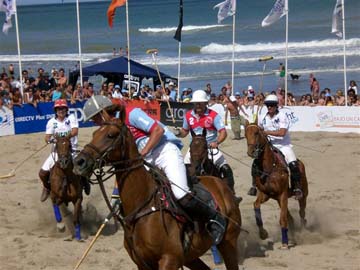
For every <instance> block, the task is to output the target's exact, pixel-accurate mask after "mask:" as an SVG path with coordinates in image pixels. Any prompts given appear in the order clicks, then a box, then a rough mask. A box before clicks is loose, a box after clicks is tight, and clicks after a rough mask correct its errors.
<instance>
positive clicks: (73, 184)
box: [50, 136, 83, 241]
mask: <svg viewBox="0 0 360 270" xmlns="http://www.w3.org/2000/svg"><path fill="white" fill-rule="evenodd" d="M55 140H56V143H55V153H56V154H57V156H58V158H57V161H56V162H55V165H54V166H53V167H52V168H51V170H50V186H51V189H50V198H51V201H52V204H53V210H54V214H55V219H56V222H57V227H58V229H59V230H63V229H64V224H63V223H62V216H61V212H60V209H59V206H60V205H61V204H62V203H65V204H66V205H67V204H68V203H69V202H72V203H73V205H74V217H73V222H74V227H75V235H74V236H75V239H76V240H78V241H80V240H82V238H81V226H80V215H81V203H82V200H83V195H82V190H83V187H82V184H81V176H79V175H76V174H74V173H73V161H72V155H71V152H72V150H71V142H70V137H68V136H66V137H58V136H56V137H55Z"/></svg>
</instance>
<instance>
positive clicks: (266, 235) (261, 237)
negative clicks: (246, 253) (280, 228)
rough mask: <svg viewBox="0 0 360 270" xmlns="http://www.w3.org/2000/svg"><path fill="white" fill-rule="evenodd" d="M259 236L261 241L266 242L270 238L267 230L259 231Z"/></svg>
mask: <svg viewBox="0 0 360 270" xmlns="http://www.w3.org/2000/svg"><path fill="white" fill-rule="evenodd" d="M259 235H260V239H261V240H265V239H266V238H268V236H269V234H268V232H267V231H266V230H265V229H261V230H260V231H259Z"/></svg>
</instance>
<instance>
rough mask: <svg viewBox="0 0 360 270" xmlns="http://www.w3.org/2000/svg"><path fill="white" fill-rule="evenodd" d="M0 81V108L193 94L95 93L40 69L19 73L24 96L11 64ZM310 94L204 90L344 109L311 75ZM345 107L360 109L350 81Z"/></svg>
mask: <svg viewBox="0 0 360 270" xmlns="http://www.w3.org/2000/svg"><path fill="white" fill-rule="evenodd" d="M0 74H1V77H0V98H1V100H2V104H4V105H5V106H8V107H9V108H12V107H13V106H22V104H23V103H30V104H33V105H34V106H37V104H38V103H39V102H48V101H55V100H56V99H60V98H63V99H67V100H68V101H70V102H72V103H74V102H76V101H77V100H80V101H82V100H85V99H87V98H89V97H91V96H92V95H94V94H101V95H104V96H107V97H109V98H120V99H135V100H143V101H144V102H148V101H151V100H158V101H173V102H175V101H178V102H190V101H191V96H192V92H193V90H192V89H191V88H184V89H182V91H179V96H177V94H178V91H177V88H176V85H175V83H174V82H171V81H170V82H168V83H166V85H165V86H164V87H162V86H161V85H157V86H155V87H154V89H152V88H151V87H150V86H149V85H147V84H145V85H141V86H140V89H139V90H138V91H136V89H135V88H134V87H130V91H129V90H128V89H123V88H122V87H120V86H119V85H117V84H114V83H113V82H104V83H102V85H101V88H100V89H94V85H93V84H92V83H89V82H86V81H85V82H84V83H83V86H81V85H80V84H76V85H75V87H74V88H73V86H72V85H71V84H69V83H68V79H67V77H66V75H65V70H64V69H63V68H60V69H59V70H57V69H55V68H53V69H52V70H51V72H50V73H48V72H45V71H44V69H43V68H39V69H38V70H37V74H33V72H32V70H30V69H29V70H26V69H24V70H23V71H22V85H23V95H22V94H21V92H20V89H21V82H20V79H19V78H15V74H14V67H13V65H12V64H10V65H9V66H8V68H7V70H6V69H5V68H3V71H2V73H0ZM309 84H310V89H309V94H306V95H302V96H301V97H298V99H296V97H295V96H294V95H293V94H292V93H291V92H288V93H287V96H285V90H284V89H281V88H279V89H277V90H276V91H272V92H265V93H262V92H257V91H256V90H255V89H254V88H253V87H252V86H251V85H249V86H248V88H247V89H246V90H242V91H236V92H233V91H232V86H231V83H230V82H227V83H226V84H225V85H224V86H223V87H222V88H221V90H220V92H219V94H215V92H214V91H213V89H212V87H211V84H210V83H208V84H207V85H206V86H205V91H206V92H207V94H208V97H209V100H210V99H211V100H212V101H213V102H216V103H220V104H223V105H224V104H225V103H226V97H230V96H231V95H233V96H234V97H235V98H236V101H237V104H238V105H239V106H242V105H244V106H248V105H259V104H262V103H263V101H264V99H265V96H266V95H267V94H270V93H271V94H276V95H277V96H278V98H279V103H280V105H285V99H287V105H288V106H345V100H346V99H345V96H344V95H345V93H344V91H343V90H342V89H339V90H337V91H336V92H335V93H333V92H332V91H331V89H330V88H324V89H323V90H322V91H320V85H319V82H318V81H317V80H316V78H315V77H314V75H313V74H310V76H309ZM346 94H347V105H348V106H359V105H360V100H359V99H358V93H357V84H356V82H355V81H353V80H351V81H350V84H349V88H348V89H347V91H346Z"/></svg>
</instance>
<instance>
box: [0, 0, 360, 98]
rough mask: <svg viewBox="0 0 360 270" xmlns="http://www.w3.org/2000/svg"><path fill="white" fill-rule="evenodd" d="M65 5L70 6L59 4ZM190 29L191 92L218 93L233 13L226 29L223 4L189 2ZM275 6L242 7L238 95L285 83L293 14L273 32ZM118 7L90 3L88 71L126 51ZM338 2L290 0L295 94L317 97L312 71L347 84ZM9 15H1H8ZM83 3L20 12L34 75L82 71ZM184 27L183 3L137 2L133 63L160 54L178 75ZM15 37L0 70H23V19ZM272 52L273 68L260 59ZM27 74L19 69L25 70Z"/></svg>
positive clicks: (356, 41) (0, 48)
mask: <svg viewBox="0 0 360 270" xmlns="http://www.w3.org/2000/svg"><path fill="white" fill-rule="evenodd" d="M59 2H60V1H59ZM183 2H184V27H183V31H182V42H181V47H182V50H181V63H182V64H181V88H183V87H191V88H192V89H194V90H195V89H204V87H205V85H206V83H211V85H212V89H213V90H214V91H215V92H219V91H220V88H221V87H222V86H223V85H224V84H225V83H226V82H227V81H231V59H232V47H233V46H232V29H233V28H232V17H228V18H227V19H225V20H224V21H222V23H220V24H218V23H217V10H214V9H213V6H214V5H216V4H217V3H219V2H221V0H217V1H214V0H184V1H183ZM274 2H275V0H262V1H253V0H239V1H237V13H236V23H235V27H236V31H235V42H236V45H235V80H234V90H235V91H242V90H244V89H247V87H248V85H252V86H253V87H254V88H255V89H256V90H258V89H259V88H260V84H261V81H263V87H262V90H263V91H264V92H265V91H267V92H269V91H272V90H275V89H276V88H277V87H278V84H279V76H278V72H277V71H278V68H279V63H280V62H284V61H285V60H284V59H285V17H283V18H282V19H280V20H279V21H278V22H276V23H274V24H273V25H271V26H269V27H265V28H263V27H261V21H262V20H263V18H264V17H265V16H266V15H267V14H268V13H269V11H270V9H271V8H272V6H273V4H274ZM109 3H110V1H107V2H95V3H94V2H92V3H81V1H80V27H81V45H82V46H81V47H82V65H83V66H87V65H91V64H94V63H98V62H102V61H105V60H108V59H111V58H112V57H113V48H116V50H117V51H118V50H119V48H120V47H122V48H123V49H124V51H125V48H126V45H127V40H126V15H125V6H124V7H120V8H118V9H117V10H116V15H115V19H114V27H113V28H112V29H111V28H109V27H108V25H107V17H106V11H107V7H108V5H109ZM335 3H336V1H335V0H331V1H330V0H322V1H319V0H302V1H298V0H296V1H295V0H289V38H288V40H289V46H288V48H289V51H288V74H290V73H294V74H298V75H300V78H299V80H294V81H292V80H291V79H290V78H289V83H288V89H289V92H292V93H294V94H295V95H297V96H299V95H302V94H305V93H308V92H309V79H308V78H309V74H310V73H313V74H314V75H315V77H316V78H317V80H318V81H319V82H320V87H321V89H323V88H325V87H329V88H330V89H332V91H333V92H335V91H336V90H337V89H339V88H340V89H343V88H344V76H343V67H344V62H343V42H342V39H339V38H338V37H337V36H335V35H334V34H331V33H330V32H331V23H332V13H333V9H334V5H335ZM3 16H4V13H3V12H1V13H0V18H3ZM345 17H346V18H345V22H346V55H347V57H346V61H347V84H348V83H349V81H350V80H355V81H357V82H358V83H360V26H359V25H360V1H359V0H346V1H345ZM76 20H77V19H76V5H75V4H74V3H71V4H70V3H66V1H65V3H64V4H53V5H32V6H18V21H19V35H20V45H21V54H22V66H23V69H31V70H32V71H33V72H34V74H36V70H37V69H38V68H39V67H43V68H44V69H45V70H46V71H49V72H50V70H51V69H52V68H57V69H59V68H61V67H63V68H65V70H66V72H67V73H68V72H69V71H70V70H73V69H74V68H76V65H77V60H78V36H77V23H76V22H77V21H76ZM178 21H179V0H153V1H149V0H136V1H135V0H134V1H132V0H129V27H130V53H131V58H132V59H134V60H135V61H139V62H140V63H142V64H145V65H149V66H153V62H152V58H151V55H149V54H146V50H147V49H153V48H156V49H158V51H159V53H158V56H157V63H158V65H159V68H160V71H162V72H165V73H167V74H169V75H172V76H175V77H177V69H178V42H177V41H176V40H175V39H173V36H174V33H175V30H176V28H177V25H178ZM13 25H14V26H13V28H11V29H10V31H9V33H8V35H4V34H3V33H0V68H2V67H5V68H7V66H8V65H9V64H10V63H13V64H14V65H15V66H16V68H17V63H18V58H17V45H16V33H15V23H14V19H13ZM264 56H272V57H273V58H274V59H273V60H270V61H268V62H267V63H266V69H265V71H264V76H262V75H263V68H264V65H263V63H264V62H259V61H258V60H259V58H261V57H264ZM16 71H17V70H16Z"/></svg>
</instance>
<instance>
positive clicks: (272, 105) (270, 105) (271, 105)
mask: <svg viewBox="0 0 360 270" xmlns="http://www.w3.org/2000/svg"><path fill="white" fill-rule="evenodd" d="M266 107H268V108H271V107H276V105H275V104H266Z"/></svg>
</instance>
